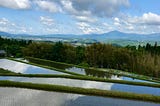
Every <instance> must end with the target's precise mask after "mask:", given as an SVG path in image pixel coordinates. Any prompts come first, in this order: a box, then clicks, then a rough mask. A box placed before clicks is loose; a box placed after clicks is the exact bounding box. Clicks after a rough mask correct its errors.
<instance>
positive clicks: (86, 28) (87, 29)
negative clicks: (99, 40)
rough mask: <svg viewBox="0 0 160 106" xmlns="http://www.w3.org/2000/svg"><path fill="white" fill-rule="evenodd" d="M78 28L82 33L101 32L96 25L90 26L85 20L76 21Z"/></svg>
mask: <svg viewBox="0 0 160 106" xmlns="http://www.w3.org/2000/svg"><path fill="white" fill-rule="evenodd" d="M76 24H77V26H78V28H79V29H80V30H81V31H82V32H83V33H84V34H90V33H101V32H102V30H101V29H100V28H98V27H95V26H91V25H90V24H88V23H85V22H78V23H76Z"/></svg>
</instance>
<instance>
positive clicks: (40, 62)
mask: <svg viewBox="0 0 160 106" xmlns="http://www.w3.org/2000/svg"><path fill="white" fill-rule="evenodd" d="M26 59H28V60H29V61H30V62H32V63H36V64H41V65H45V66H46V65H47V66H49V67H53V66H52V65H53V64H58V65H59V66H61V65H62V67H73V66H74V67H78V68H84V69H90V70H93V71H103V72H106V70H105V69H100V68H93V67H91V68H88V67H82V66H78V65H74V64H67V63H62V62H55V61H50V60H44V59H39V58H33V57H26ZM109 70H110V71H107V72H108V73H110V74H116V75H119V76H126V77H131V78H134V79H140V80H146V81H151V82H157V83H160V80H159V79H156V80H152V78H151V77H148V76H144V75H137V74H133V73H130V75H129V73H128V72H123V73H122V71H119V73H118V70H116V71H113V70H114V69H109ZM132 74H133V75H132Z"/></svg>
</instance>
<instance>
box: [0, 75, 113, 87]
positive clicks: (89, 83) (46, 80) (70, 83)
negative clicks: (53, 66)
mask: <svg viewBox="0 0 160 106" xmlns="http://www.w3.org/2000/svg"><path fill="white" fill-rule="evenodd" d="M1 78H3V79H4V78H6V79H7V80H12V81H21V82H33V83H45V84H56V85H64V86H72V87H82V88H96V89H103V90H111V87H112V85H113V83H106V82H96V81H85V80H73V79H65V78H25V77H1Z"/></svg>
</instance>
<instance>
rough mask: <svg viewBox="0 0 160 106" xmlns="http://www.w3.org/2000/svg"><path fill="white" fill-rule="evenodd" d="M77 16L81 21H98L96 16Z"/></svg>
mask: <svg viewBox="0 0 160 106" xmlns="http://www.w3.org/2000/svg"><path fill="white" fill-rule="evenodd" d="M75 18H76V19H77V20H78V21H80V22H90V23H94V22H96V21H97V19H96V18H94V17H89V16H75Z"/></svg>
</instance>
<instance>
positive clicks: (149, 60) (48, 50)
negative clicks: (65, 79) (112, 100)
mask: <svg viewBox="0 0 160 106" xmlns="http://www.w3.org/2000/svg"><path fill="white" fill-rule="evenodd" d="M2 49H3V50H6V52H7V55H8V56H14V57H21V56H30V57H36V58H42V59H48V60H53V61H59V62H66V63H72V64H77V65H82V66H85V67H89V66H90V67H100V68H112V69H120V70H123V71H128V72H134V73H138V74H143V75H148V76H153V77H159V76H160V61H159V60H160V46H158V45H157V43H155V45H153V46H152V45H150V44H149V43H147V44H146V46H140V45H139V46H138V47H136V46H126V47H117V46H113V45H110V44H101V43H98V44H96V43H95V44H91V45H90V46H86V47H85V46H78V47H75V46H72V45H70V44H64V43H62V42H57V43H46V42H32V41H24V40H14V39H4V38H0V50H2Z"/></svg>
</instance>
